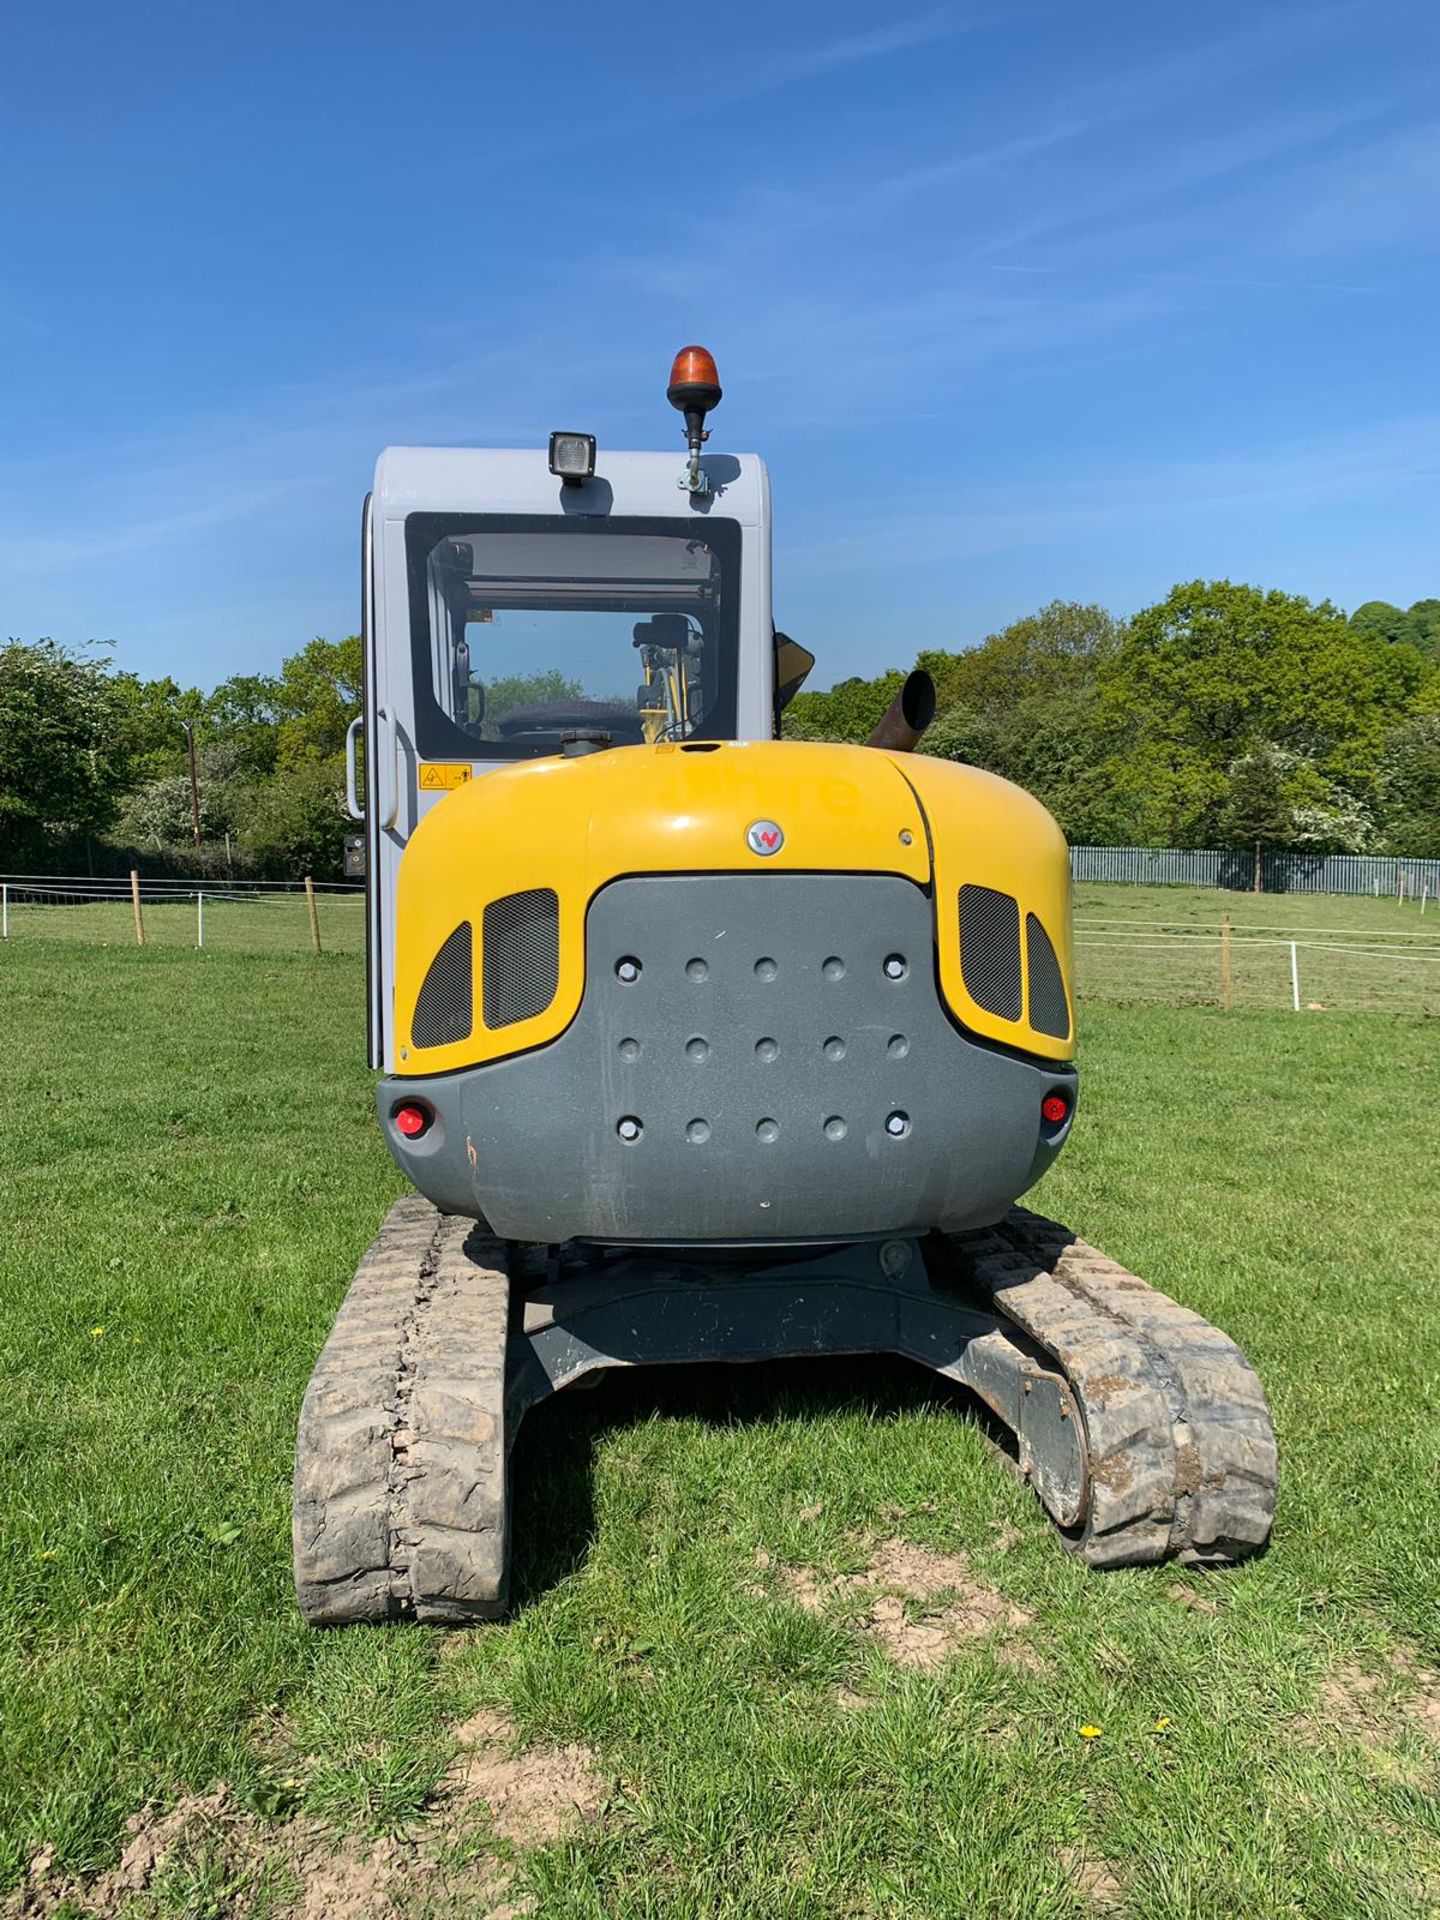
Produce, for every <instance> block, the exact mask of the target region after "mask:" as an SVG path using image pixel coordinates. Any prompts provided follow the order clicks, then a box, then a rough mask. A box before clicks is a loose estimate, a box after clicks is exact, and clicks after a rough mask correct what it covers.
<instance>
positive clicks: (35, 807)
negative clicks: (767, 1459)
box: [0, 640, 127, 871]
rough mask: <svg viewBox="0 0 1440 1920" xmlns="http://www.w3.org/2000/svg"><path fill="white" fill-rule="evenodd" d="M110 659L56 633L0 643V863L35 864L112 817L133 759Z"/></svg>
mask: <svg viewBox="0 0 1440 1920" xmlns="http://www.w3.org/2000/svg"><path fill="white" fill-rule="evenodd" d="M106 665H107V663H106V662H105V661H103V660H100V659H84V658H81V657H80V656H79V655H77V654H74V653H71V652H68V651H67V650H66V649H65V648H63V647H60V646H57V645H56V644H55V642H54V641H53V640H37V641H36V642H34V644H33V645H28V646H27V645H26V644H24V643H23V642H21V641H19V640H10V641H8V642H7V643H6V644H5V646H3V647H0V865H3V866H4V867H6V868H10V869H29V870H32V871H33V870H34V868H35V866H36V865H37V864H43V863H44V862H45V861H46V860H47V859H49V858H52V857H54V855H55V854H56V853H57V851H58V850H59V849H60V848H61V846H62V845H63V843H64V842H65V841H66V840H69V839H73V838H74V837H76V836H78V835H90V834H98V833H99V832H101V831H102V829H104V828H105V827H107V826H108V825H109V824H110V822H111V821H112V820H113V819H114V817H115V810H116V805H117V803H118V800H119V797H120V795H121V793H122V792H123V790H124V787H125V783H126V777H127V766H126V758H125V753H124V749H123V743H122V740H121V708H120V704H119V702H118V701H117V698H116V694H115V688H114V684H113V682H112V680H111V678H110V676H109V674H108V673H107V672H106Z"/></svg>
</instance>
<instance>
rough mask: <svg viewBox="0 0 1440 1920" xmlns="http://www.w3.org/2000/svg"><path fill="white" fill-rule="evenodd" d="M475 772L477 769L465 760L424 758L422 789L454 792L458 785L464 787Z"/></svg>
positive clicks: (422, 764) (425, 791)
mask: <svg viewBox="0 0 1440 1920" xmlns="http://www.w3.org/2000/svg"><path fill="white" fill-rule="evenodd" d="M474 772H475V769H474V768H473V767H472V766H471V765H470V764H469V762H468V761H465V760H422V761H421V762H420V791H421V792H422V793H453V792H454V790H455V788H456V787H463V786H464V785H465V783H466V781H467V780H469V779H471V778H472V777H473V776H474Z"/></svg>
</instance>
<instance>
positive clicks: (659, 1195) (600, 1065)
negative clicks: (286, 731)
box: [378, 873, 1075, 1245]
mask: <svg viewBox="0 0 1440 1920" xmlns="http://www.w3.org/2000/svg"><path fill="white" fill-rule="evenodd" d="M622 960H626V961H631V962H634V963H638V967H639V974H638V977H637V978H635V979H633V980H626V979H622V978H620V977H619V975H618V973H617V966H618V964H619V963H620V962H621V961H622ZM887 963H888V964H889V966H890V968H891V972H892V973H894V972H895V971H896V970H897V969H898V970H899V977H891V974H888V973H887V971H886V968H887ZM1057 1085H1060V1086H1063V1087H1065V1088H1066V1090H1067V1092H1068V1093H1069V1094H1070V1096H1071V1107H1072V1110H1073V1105H1074V1098H1073V1096H1074V1089H1075V1074H1074V1069H1073V1068H1072V1067H1069V1066H1059V1065H1057V1066H1054V1067H1048V1066H1046V1065H1044V1064H1043V1063H1040V1062H1036V1061H1031V1060H1027V1059H1023V1058H1021V1057H1019V1056H1017V1055H1015V1054H1007V1053H1005V1052H1002V1051H1000V1050H999V1049H996V1048H993V1047H989V1046H986V1045H983V1044H981V1043H979V1042H977V1041H975V1040H973V1039H970V1038H968V1037H967V1036H966V1035H965V1034H963V1033H961V1032H960V1031H959V1030H958V1029H957V1028H956V1026H955V1025H954V1023H953V1022H952V1020H951V1019H950V1017H949V1015H948V1014H947V1012H946V1010H945V1008H944V1007H943V1006H942V1004H941V1001H940V997H939V990H938V985H937V981H936V977H935V963H934V930H933V914H932V909H931V902H930V899H929V897H928V895H927V894H925V893H924V892H923V891H922V890H921V889H920V888H919V887H917V886H915V885H914V884H913V883H912V882H911V881H909V880H905V879H902V878H899V877H897V876H894V875H886V874H802V873H778V874H703V875H694V876H691V875H646V876H644V877H639V878H632V879H626V880H617V881H613V882H612V883H611V884H610V885H609V886H606V887H604V888H602V889H601V890H600V892H599V893H598V894H597V895H596V896H595V898H594V900H593V901H592V902H591V904H590V910H589V914H588V917H587V922H586V982H585V993H584V998H583V1000H582V1002H581V1005H580V1009H579V1012H578V1013H577V1014H576V1016H575V1019H574V1020H573V1021H572V1022H571V1024H570V1026H569V1027H568V1028H567V1029H566V1031H565V1032H564V1033H562V1034H561V1035H560V1036H559V1038H558V1039H556V1040H554V1041H552V1042H551V1043H550V1044H548V1045H546V1046H544V1047H541V1048H538V1049H536V1050H535V1051H534V1052H531V1053H526V1054H521V1055H518V1056H515V1057H512V1058H510V1059H508V1060H501V1061H498V1062H496V1063H495V1064H493V1065H490V1066H481V1067H474V1068H470V1069H466V1070H464V1071H462V1072H460V1073H455V1074H446V1075H435V1076H430V1077H427V1076H423V1075H406V1076H404V1077H403V1078H400V1079H395V1080H386V1081H382V1082H381V1083H380V1087H379V1090H378V1100H379V1107H380V1119H381V1125H382V1128H383V1129H384V1132H385V1135H386V1139H387V1140H388V1142H389V1144H390V1148H391V1151H392V1152H393V1153H394V1154H395V1157H396V1159H397V1160H398V1161H399V1163H400V1165H401V1166H402V1167H403V1168H404V1170H405V1172H406V1174H407V1175H408V1176H409V1178H410V1179H411V1180H413V1181H414V1183H415V1184H416V1186H418V1187H419V1188H420V1189H421V1191H422V1192H424V1193H426V1194H428V1195H429V1196H430V1198H431V1199H433V1200H434V1201H435V1202H436V1204H437V1205H439V1206H442V1207H445V1208H447V1209H450V1210H453V1211H456V1212H464V1213H470V1214H473V1215H476V1216H479V1215H483V1216H484V1217H485V1218H486V1219H487V1220H489V1222H490V1223H491V1225H492V1227H493V1228H494V1230H495V1231H496V1232H497V1233H500V1234H503V1235H504V1236H505V1237H506V1238H507V1239H513V1240H532V1241H545V1242H557V1241H564V1240H570V1239H593V1240H602V1241H614V1242H620V1243H624V1244H652V1245H653V1244H657V1243H660V1244H675V1243H680V1242H684V1243H696V1242H708V1243H712V1244H713V1243H720V1242H732V1243H748V1242H757V1241H759V1242H763V1241H766V1240H772V1241H787V1240H789V1241H796V1240H798V1241H805V1240H817V1241H819V1240H826V1241H838V1240H854V1239H859V1238H864V1237H867V1236H874V1235H877V1234H904V1233H910V1232H923V1231H927V1230H929V1229H932V1228H939V1229H942V1230H944V1231H946V1232H958V1231H961V1230H963V1229H966V1228H970V1227H975V1226H981V1225H987V1224H989V1223H991V1222H993V1221H996V1220H998V1219H1000V1218H1001V1217H1002V1216H1003V1214H1004V1213H1005V1212H1006V1210H1007V1209H1008V1208H1009V1207H1010V1206H1011V1205H1012V1204H1013V1202H1014V1201H1015V1199H1016V1197H1017V1195H1019V1194H1021V1193H1023V1192H1024V1191H1025V1190H1026V1189H1027V1188H1028V1187H1030V1186H1031V1185H1033V1184H1034V1182H1035V1181H1036V1180H1037V1179H1039V1177H1040V1175H1041V1174H1042V1173H1043V1172H1044V1171H1045V1169H1046V1167H1047V1166H1048V1165H1049V1164H1050V1162H1051V1160H1052V1159H1053V1158H1054V1156H1055V1154H1056V1153H1057V1152H1058V1151H1059V1148H1060V1145H1061V1144H1062V1142H1063V1139H1064V1134H1065V1128H1064V1127H1061V1128H1058V1129H1055V1130H1053V1131H1050V1132H1047V1130H1046V1129H1045V1128H1044V1127H1043V1126H1042V1123H1041V1118H1040V1103H1041V1101H1042V1099H1043V1098H1044V1097H1045V1095H1046V1094H1047V1093H1048V1092H1051V1091H1052V1090H1053V1089H1054V1088H1055V1087H1056V1086H1057ZM417 1096H418V1097H419V1098H422V1099H424V1100H427V1101H428V1102H429V1103H430V1104H431V1105H432V1106H433V1107H434V1109H435V1111H436V1113H437V1115H438V1116H439V1123H438V1125H437V1127H436V1128H435V1129H434V1131H433V1132H432V1134H431V1135H429V1136H426V1137H423V1138H422V1139H421V1140H420V1141H417V1142H414V1143H411V1142H406V1141H404V1140H402V1139H400V1138H399V1137H398V1136H397V1134H396V1132H395V1129H394V1128H393V1127H392V1126H391V1125H390V1110H391V1108H392V1107H393V1105H394V1103H395V1102H396V1100H397V1099H399V1098H402V1097H407V1098H408V1097H417ZM1067 1125H1068V1122H1067ZM622 1126H628V1127H631V1128H634V1127H638V1130H639V1131H638V1136H637V1137H634V1138H628V1139H627V1138H625V1137H623V1136H622V1131H621V1129H622Z"/></svg>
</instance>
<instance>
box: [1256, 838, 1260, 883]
mask: <svg viewBox="0 0 1440 1920" xmlns="http://www.w3.org/2000/svg"><path fill="white" fill-rule="evenodd" d="M1259 891H1260V842H1259V841H1258V840H1257V841H1256V842H1255V892H1256V893H1259Z"/></svg>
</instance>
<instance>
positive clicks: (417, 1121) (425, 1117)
mask: <svg viewBox="0 0 1440 1920" xmlns="http://www.w3.org/2000/svg"><path fill="white" fill-rule="evenodd" d="M390 1117H391V1119H392V1120H393V1121H394V1122H395V1131H396V1132H397V1133H403V1134H404V1136H405V1138H406V1139H407V1140H418V1139H419V1138H420V1136H421V1134H422V1133H424V1132H426V1131H427V1129H428V1128H429V1125H430V1122H431V1121H432V1120H433V1119H434V1118H435V1116H434V1114H433V1113H431V1111H430V1109H429V1108H428V1107H422V1106H420V1105H419V1104H418V1103H417V1102H407V1103H406V1104H405V1105H404V1106H403V1107H397V1108H396V1109H395V1111H394V1113H393V1114H392V1115H391V1116H390Z"/></svg>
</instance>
